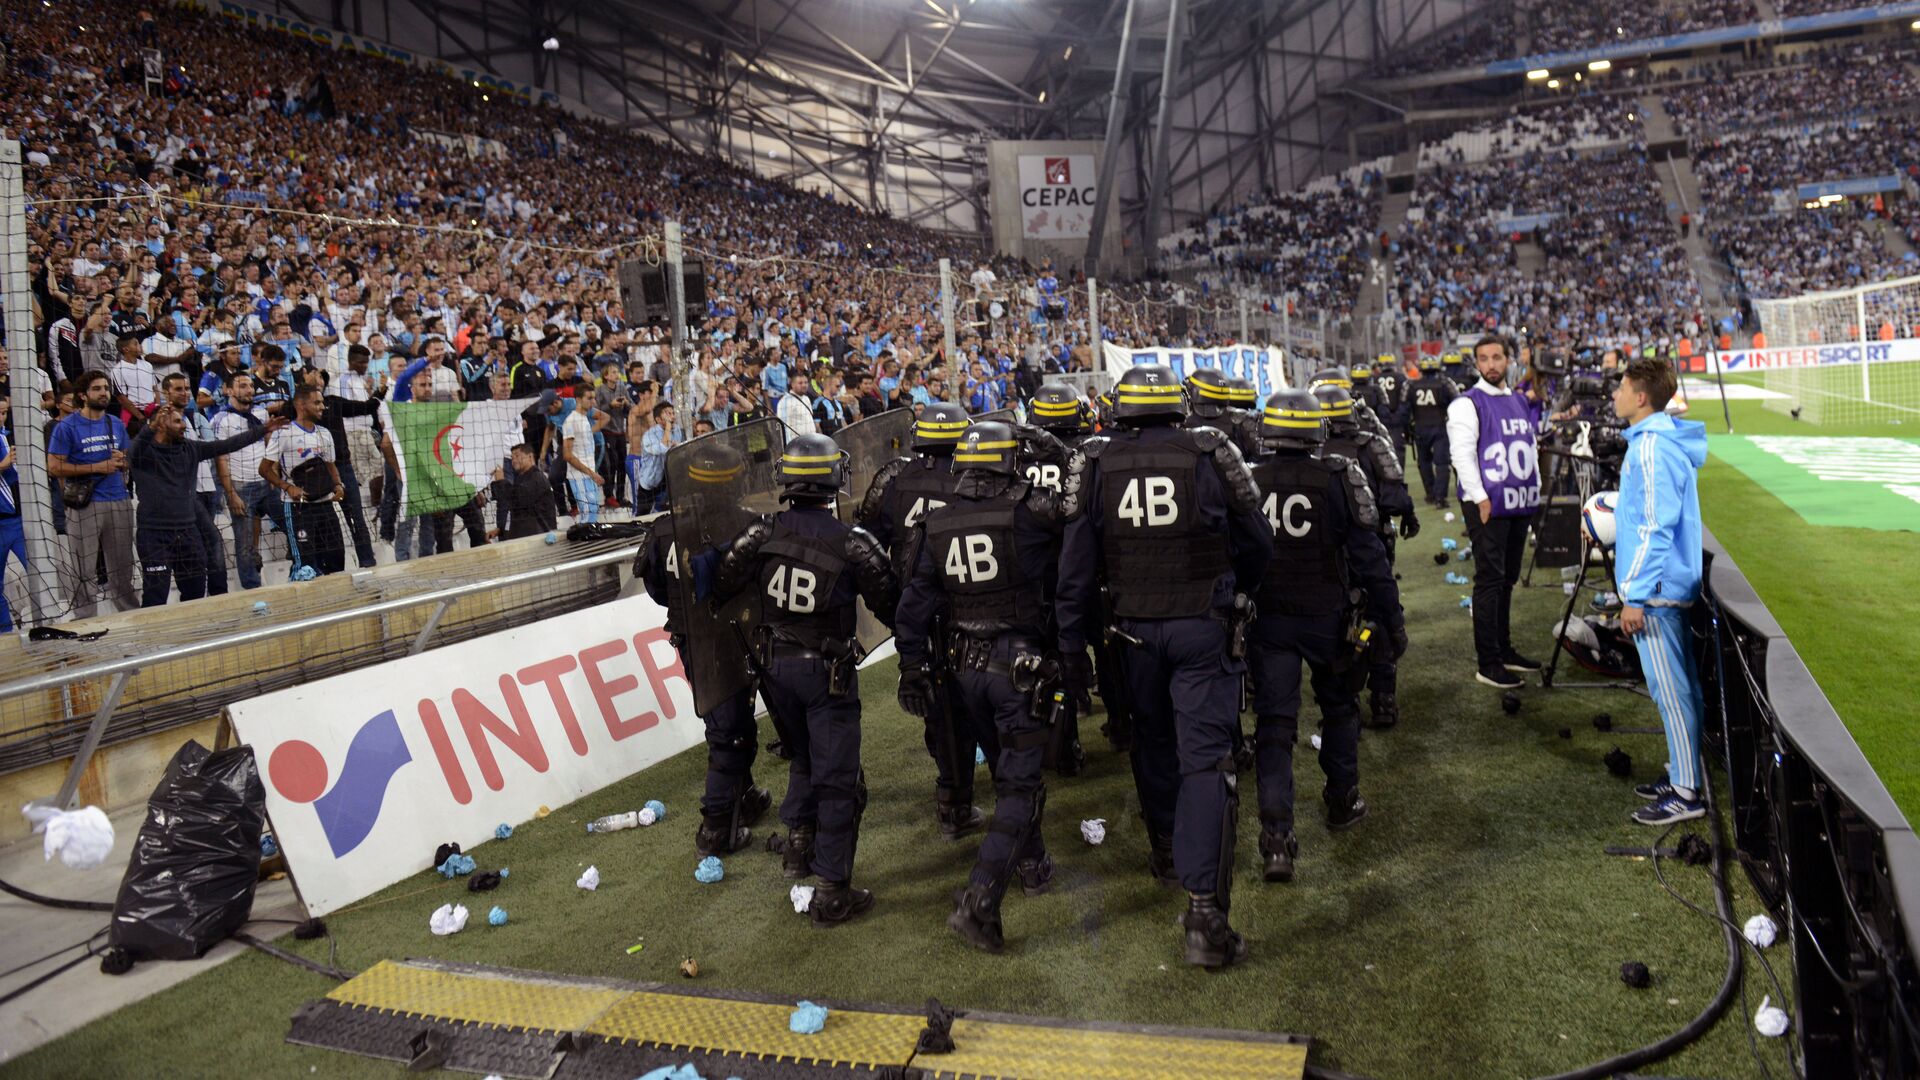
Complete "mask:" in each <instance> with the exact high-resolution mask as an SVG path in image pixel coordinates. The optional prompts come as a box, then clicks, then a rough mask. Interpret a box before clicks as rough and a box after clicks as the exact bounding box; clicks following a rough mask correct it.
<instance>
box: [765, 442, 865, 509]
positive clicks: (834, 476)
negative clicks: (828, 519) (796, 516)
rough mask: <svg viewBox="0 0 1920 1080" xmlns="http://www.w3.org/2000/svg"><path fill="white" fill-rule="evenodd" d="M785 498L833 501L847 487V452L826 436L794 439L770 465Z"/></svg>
mask: <svg viewBox="0 0 1920 1080" xmlns="http://www.w3.org/2000/svg"><path fill="white" fill-rule="evenodd" d="M773 477H774V479H775V480H777V481H779V482H780V486H781V488H783V489H784V491H785V497H786V498H788V499H792V498H795V497H801V498H816V499H829V500H830V499H832V498H834V497H835V496H837V495H839V494H840V491H841V489H843V488H844V487H846V484H847V452H846V451H845V450H842V449H840V445H839V444H838V443H836V442H834V441H833V440H832V439H831V438H828V437H827V436H825V435H796V436H794V437H793V438H792V439H791V440H789V441H788V442H787V448H786V450H785V451H784V452H783V453H781V455H780V456H779V457H778V458H775V459H774V462H773Z"/></svg>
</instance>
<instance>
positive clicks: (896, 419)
mask: <svg viewBox="0 0 1920 1080" xmlns="http://www.w3.org/2000/svg"><path fill="white" fill-rule="evenodd" d="M833 441H834V443H835V444H837V445H838V446H839V447H840V449H842V450H845V451H846V452H847V489H846V490H845V491H843V492H841V493H840V508H839V509H840V520H841V521H844V522H846V523H847V524H849V525H851V524H853V515H854V509H855V508H856V507H858V506H859V505H860V500H861V499H864V498H866V495H867V487H868V485H870V484H872V483H873V474H875V473H877V472H879V471H880V469H881V467H882V466H884V465H886V463H887V462H889V461H892V460H893V459H894V458H897V457H901V456H903V455H905V454H906V453H907V452H908V448H909V447H910V446H911V445H912V443H913V410H912V409H890V410H888V411H886V412H883V413H881V414H880V415H879V416H869V417H867V418H866V419H865V420H858V421H855V422H854V423H851V424H848V425H847V426H846V427H843V428H841V429H840V430H839V431H836V432H834V433H833ZM856 633H857V634H858V635H859V638H860V644H861V645H862V646H863V647H865V648H866V649H867V651H868V652H872V651H873V650H874V649H877V648H879V647H880V646H881V645H883V644H885V643H886V640H887V638H888V637H890V636H891V631H889V630H888V629H887V627H886V624H884V623H882V622H881V621H880V620H879V619H878V618H876V617H875V616H874V614H873V612H871V611H869V610H867V602H866V601H865V600H861V601H860V617H859V620H858V629H857V631H856Z"/></svg>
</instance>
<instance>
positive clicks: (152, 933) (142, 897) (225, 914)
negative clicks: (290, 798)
mask: <svg viewBox="0 0 1920 1080" xmlns="http://www.w3.org/2000/svg"><path fill="white" fill-rule="evenodd" d="M266 799H267V796H266V790H265V789H264V788H262V787H261V786H260V769H259V766H258V765H257V764H256V763H255V762H254V759H253V749H252V748H251V747H247V746H237V747H233V748H232V749H228V750H221V751H219V752H217V753H214V752H210V751H208V750H207V748H206V747H204V746H201V745H200V744H199V743H197V742H192V741H188V743H187V744H186V745H185V746H182V747H181V748H180V752H179V753H177V754H175V755H173V760H172V761H171V762H169V763H168V764H167V774H166V776H165V777H163V778H162V779H161V781H160V786H159V787H157V788H155V789H154V790H153V795H152V796H150V797H149V798H148V799H147V817H146V820H145V821H144V822H143V823H142V824H141V826H140V835H139V837H138V838H136V839H135V840H134V843H133V858H132V861H130V862H129V863H128V864H127V876H126V877H124V878H121V879H120V895H119V897H118V898H117V899H115V901H114V904H113V921H112V923H111V924H110V925H111V929H110V930H109V932H108V944H109V946H110V947H112V948H115V949H122V950H125V952H126V954H127V955H128V957H129V958H131V959H133V960H191V959H193V958H194V957H197V956H199V955H200V954H202V953H204V952H206V951H207V950H208V949H211V948H213V947H214V946H215V945H217V944H219V943H220V942H221V941H223V940H225V939H226V938H227V937H228V935H230V934H232V933H233V932H234V931H235V930H238V929H240V927H241V926H242V925H243V924H245V923H246V921H247V915H248V914H249V913H250V912H252V910H253V888H254V882H255V881H256V880H257V879H258V877H259V874H260V831H261V828H262V826H263V825H264V824H265V822H266V817H267V802H266Z"/></svg>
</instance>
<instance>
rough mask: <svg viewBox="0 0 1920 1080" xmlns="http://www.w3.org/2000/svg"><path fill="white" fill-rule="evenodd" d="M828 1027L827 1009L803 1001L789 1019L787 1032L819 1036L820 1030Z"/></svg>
mask: <svg viewBox="0 0 1920 1080" xmlns="http://www.w3.org/2000/svg"><path fill="white" fill-rule="evenodd" d="M826 1026H827V1008H826V1006H824V1005H815V1004H814V1003H813V1002H811V1001H803V1002H801V1003H800V1005H799V1007H797V1008H795V1009H794V1010H793V1015H792V1016H790V1017H788V1018H787V1030H788V1031H791V1032H793V1033H794V1034H795V1035H818V1034H820V1029H821V1028H824V1027H826Z"/></svg>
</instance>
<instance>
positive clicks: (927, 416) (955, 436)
mask: <svg viewBox="0 0 1920 1080" xmlns="http://www.w3.org/2000/svg"><path fill="white" fill-rule="evenodd" d="M967 423H968V420H967V410H966V409H964V408H962V407H961V406H959V405H956V404H954V403H953V402H951V401H936V402H934V403H932V404H930V405H928V406H926V407H925V408H923V409H921V410H920V416H919V417H918V418H917V419H915V420H914V422H913V448H914V449H915V450H951V449H953V446H954V444H955V443H957V442H959V441H960V436H962V435H964V434H966V433H967Z"/></svg>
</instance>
